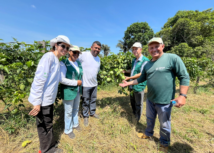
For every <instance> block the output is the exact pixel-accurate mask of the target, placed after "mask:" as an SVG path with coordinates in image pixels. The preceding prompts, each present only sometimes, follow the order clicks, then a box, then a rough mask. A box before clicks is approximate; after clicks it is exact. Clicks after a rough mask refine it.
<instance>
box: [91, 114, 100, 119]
mask: <svg viewBox="0 0 214 153" xmlns="http://www.w3.org/2000/svg"><path fill="white" fill-rule="evenodd" d="M91 117H94V118H97V119H99V115H97V114H94V115H92V116H91Z"/></svg>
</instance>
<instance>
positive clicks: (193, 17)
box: [156, 9, 214, 50]
mask: <svg viewBox="0 0 214 153" xmlns="http://www.w3.org/2000/svg"><path fill="white" fill-rule="evenodd" d="M213 26H214V11H212V9H208V10H205V11H202V12H199V11H178V12H177V13H176V14H175V16H174V17H172V18H169V19H168V21H167V22H166V23H165V25H164V26H163V28H162V30H161V31H160V32H158V33H157V34H156V36H160V37H162V38H163V41H164V44H165V45H166V50H171V48H172V47H174V46H178V45H179V44H180V43H187V44H188V46H190V47H192V48H195V47H198V46H203V44H204V43H205V42H206V41H207V40H209V41H211V40H213V39H214V29H213Z"/></svg>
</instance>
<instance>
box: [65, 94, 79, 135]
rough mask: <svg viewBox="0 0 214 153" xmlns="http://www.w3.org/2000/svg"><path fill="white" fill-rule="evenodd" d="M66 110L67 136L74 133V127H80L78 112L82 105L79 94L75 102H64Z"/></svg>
mask: <svg viewBox="0 0 214 153" xmlns="http://www.w3.org/2000/svg"><path fill="white" fill-rule="evenodd" d="M63 103H64V110H65V116H64V120H65V130H64V133H65V134H69V133H71V132H72V131H73V127H77V126H78V125H79V121H78V111H79V104H80V94H79V93H77V96H76V98H75V99H74V100H63Z"/></svg>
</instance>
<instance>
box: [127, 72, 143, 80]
mask: <svg viewBox="0 0 214 153" xmlns="http://www.w3.org/2000/svg"><path fill="white" fill-rule="evenodd" d="M140 75H141V73H138V74H135V75H134V76H131V77H126V78H125V81H128V80H131V79H132V80H134V79H138V78H139V77H140Z"/></svg>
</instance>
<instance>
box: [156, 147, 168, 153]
mask: <svg viewBox="0 0 214 153" xmlns="http://www.w3.org/2000/svg"><path fill="white" fill-rule="evenodd" d="M168 149H169V147H168V146H164V145H160V147H159V148H158V151H159V152H160V153H161V152H162V153H168Z"/></svg>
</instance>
